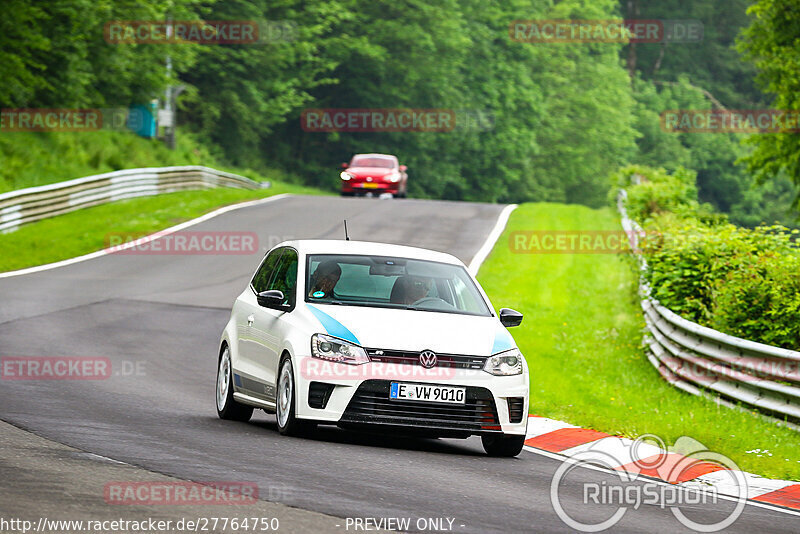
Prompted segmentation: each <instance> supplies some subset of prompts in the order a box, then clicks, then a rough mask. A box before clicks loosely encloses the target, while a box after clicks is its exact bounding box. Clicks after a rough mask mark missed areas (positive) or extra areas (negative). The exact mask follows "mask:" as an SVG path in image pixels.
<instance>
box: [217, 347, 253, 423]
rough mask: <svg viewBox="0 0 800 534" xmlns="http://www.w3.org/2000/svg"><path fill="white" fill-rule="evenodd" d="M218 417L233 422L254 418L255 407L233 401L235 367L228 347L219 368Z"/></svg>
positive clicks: (221, 357) (224, 350) (220, 360)
mask: <svg viewBox="0 0 800 534" xmlns="http://www.w3.org/2000/svg"><path fill="white" fill-rule="evenodd" d="M216 400H217V415H218V416H219V418H220V419H227V420H231V421H249V420H250V418H251V417H252V416H253V407H252V406H246V405H244V404H239V403H238V402H236V401H235V400H234V399H233V366H232V365H231V351H230V349H229V348H228V346H227V345H225V346H224V347H223V349H222V352H221V353H220V355H219V365H218V366H217V393H216Z"/></svg>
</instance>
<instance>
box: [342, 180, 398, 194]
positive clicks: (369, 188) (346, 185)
mask: <svg viewBox="0 0 800 534" xmlns="http://www.w3.org/2000/svg"><path fill="white" fill-rule="evenodd" d="M399 190H400V182H397V183H390V182H354V181H353V180H349V181H346V182H344V181H343V182H342V193H358V194H362V193H363V194H367V193H376V194H381V193H392V194H397V192H398V191H399Z"/></svg>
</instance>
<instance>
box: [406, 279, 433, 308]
mask: <svg viewBox="0 0 800 534" xmlns="http://www.w3.org/2000/svg"><path fill="white" fill-rule="evenodd" d="M432 285H433V284H432V283H431V279H430V278H424V277H421V276H412V277H411V278H410V279H409V280H408V285H407V286H406V292H405V302H404V304H406V305H411V304H414V303H415V302H417V301H418V300H422V299H424V298H425V297H427V296H428V293H429V292H430V290H431V286H432Z"/></svg>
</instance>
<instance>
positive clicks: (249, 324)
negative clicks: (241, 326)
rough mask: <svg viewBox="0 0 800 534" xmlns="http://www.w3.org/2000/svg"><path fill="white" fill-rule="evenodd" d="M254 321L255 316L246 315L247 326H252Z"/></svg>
mask: <svg viewBox="0 0 800 534" xmlns="http://www.w3.org/2000/svg"><path fill="white" fill-rule="evenodd" d="M255 320H256V317H255V315H253V314H250V315H248V316H247V326H253V323H254V322H255Z"/></svg>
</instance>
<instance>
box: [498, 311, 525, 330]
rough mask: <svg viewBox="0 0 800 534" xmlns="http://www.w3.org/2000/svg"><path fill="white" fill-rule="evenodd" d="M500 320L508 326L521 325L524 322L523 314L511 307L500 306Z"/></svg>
mask: <svg viewBox="0 0 800 534" xmlns="http://www.w3.org/2000/svg"><path fill="white" fill-rule="evenodd" d="M500 322H501V323H502V324H503V326H505V327H507V328H508V327H511V326H519V324H520V323H521V322H522V314H521V313H520V312H518V311H516V310H512V309H511V308H500Z"/></svg>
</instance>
